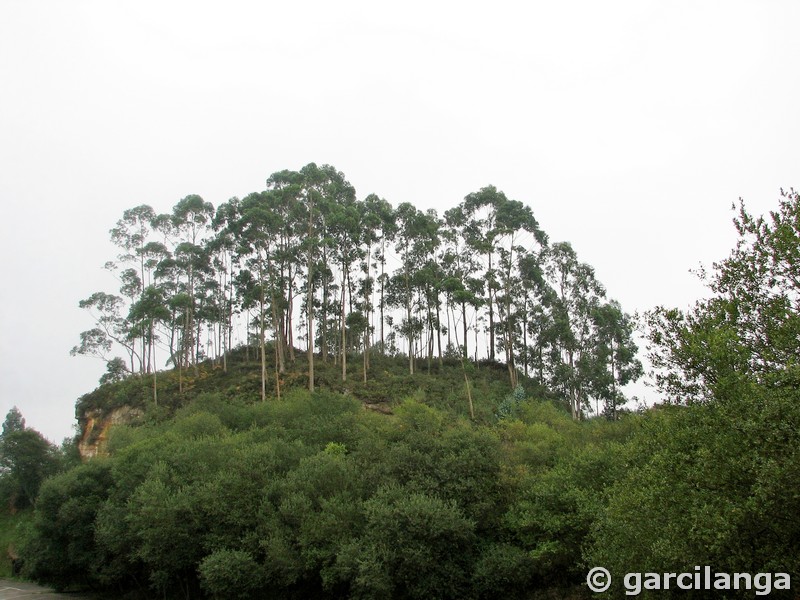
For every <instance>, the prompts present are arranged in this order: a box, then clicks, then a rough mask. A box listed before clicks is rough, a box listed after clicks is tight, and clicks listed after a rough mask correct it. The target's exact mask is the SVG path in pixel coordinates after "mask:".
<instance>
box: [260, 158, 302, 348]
mask: <svg viewBox="0 0 800 600" xmlns="http://www.w3.org/2000/svg"><path fill="white" fill-rule="evenodd" d="M267 190H268V191H269V192H270V193H269V198H270V206H271V209H272V210H273V211H274V212H275V213H276V215H277V217H278V221H279V223H280V225H279V230H278V238H277V246H276V252H275V260H276V272H277V273H278V288H279V296H278V299H279V302H280V304H279V306H278V311H277V312H278V318H279V320H280V327H281V332H282V333H281V341H282V343H283V345H284V348H283V349H282V352H283V353H284V354H286V355H288V359H289V360H290V361H291V362H294V360H295V356H294V341H293V335H294V322H293V316H294V303H295V297H296V295H297V291H296V290H297V287H298V283H297V282H298V278H299V277H300V276H301V275H302V269H303V266H304V265H303V263H304V262H306V263H307V261H304V260H303V258H305V256H304V253H303V250H305V249H306V248H304V246H303V237H304V235H305V234H307V233H308V220H307V218H306V217H307V215H306V213H307V208H308V207H307V206H306V205H304V200H307V198H304V196H305V195H306V192H307V189H306V186H305V181H304V177H303V175H302V174H301V173H299V172H298V171H289V170H283V171H278V172H276V173H273V174H272V175H270V177H269V178H268V179H267ZM312 212H313V211H312ZM306 300H307V299H306ZM306 304H307V303H306Z"/></svg>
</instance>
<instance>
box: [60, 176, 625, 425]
mask: <svg viewBox="0 0 800 600" xmlns="http://www.w3.org/2000/svg"><path fill="white" fill-rule="evenodd" d="M266 188H267V189H266V190H264V191H262V192H254V193H252V194H249V195H247V196H246V197H244V198H242V199H239V198H231V199H230V200H228V201H227V202H225V203H223V204H221V205H220V206H218V207H217V208H216V209H215V208H214V207H213V206H212V205H211V204H210V203H209V202H205V201H204V200H203V199H202V198H201V197H199V196H196V195H191V196H187V197H185V198H184V199H182V200H181V201H179V202H178V203H177V204H176V205H175V206H174V207H173V209H172V212H171V213H168V214H159V213H157V212H156V211H155V210H154V209H153V208H151V207H150V206H147V205H141V206H137V207H135V208H131V209H129V210H126V211H125V212H124V214H123V216H122V218H121V219H120V220H119V221H118V222H117V225H116V227H114V228H113V229H112V230H111V239H112V240H113V242H114V243H115V244H116V245H117V246H118V247H119V248H120V254H119V256H118V257H117V259H116V260H115V261H110V262H108V263H106V268H108V269H109V270H110V271H112V272H114V273H115V274H116V276H117V278H118V280H119V282H120V288H119V294H109V293H106V292H96V293H94V294H92V295H91V296H89V297H88V298H86V299H85V300H82V301H81V302H80V306H81V307H83V308H86V309H88V310H90V311H91V312H92V314H93V315H94V318H95V326H94V327H93V328H91V329H89V330H87V331H84V332H83V333H81V335H80V343H79V344H78V345H77V346H76V347H75V348H73V350H72V352H73V354H85V355H94V356H99V357H101V358H103V359H104V360H106V362H107V366H108V371H107V373H106V375H105V376H104V379H103V381H113V380H115V379H119V378H121V377H124V376H126V375H127V374H129V373H155V372H156V370H157V367H158V364H163V359H164V358H166V361H167V363H168V364H171V365H172V366H173V367H174V368H175V369H177V370H178V371H179V372H180V373H183V372H185V371H187V370H192V369H194V370H196V368H197V364H198V361H201V360H205V359H213V360H214V361H215V362H216V363H218V364H220V365H221V366H222V368H224V369H226V368H227V354H228V350H230V349H231V347H232V345H233V344H234V342H233V339H234V331H235V328H236V325H235V324H236V323H237V322H238V320H240V319H244V321H245V323H244V325H245V328H246V330H247V331H248V332H249V334H250V336H251V338H250V339H252V340H253V342H254V343H255V344H257V346H258V348H259V355H260V361H261V368H262V378H261V383H262V389H261V395H262V398H266V396H267V394H268V390H267V384H266V382H267V372H268V371H269V370H273V369H274V371H275V372H276V373H277V374H281V373H283V372H285V370H286V368H287V363H294V361H295V360H296V354H297V352H298V350H297V348H298V345H299V346H300V347H303V346H304V347H305V349H306V350H305V353H306V356H307V365H308V387H309V389H310V390H311V391H313V389H314V382H315V377H314V364H315V361H317V360H321V361H323V362H327V361H335V362H336V363H340V364H341V372H342V379H343V380H344V379H346V377H347V363H348V360H353V358H354V357H357V358H360V360H361V362H362V368H361V371H362V377H363V379H364V381H366V380H367V378H368V376H369V371H370V360H369V359H370V355H371V354H372V353H375V352H377V353H381V354H386V353H389V354H397V353H404V354H405V355H406V356H407V358H408V369H409V372H410V373H414V372H415V371H417V370H419V369H420V363H423V364H427V367H428V369H429V370H430V367H431V364H432V363H433V362H434V361H438V362H439V363H441V361H442V360H443V358H444V357H447V356H450V357H460V358H461V359H462V360H465V361H466V360H470V359H472V360H478V359H479V357H481V356H485V357H486V358H487V359H488V360H490V361H495V360H499V361H502V362H504V363H505V364H506V365H507V368H508V376H509V381H510V384H511V387H512V388H513V387H516V385H517V384H518V383H519V377H520V374H524V375H525V376H528V377H532V378H534V379H536V380H537V381H539V382H540V383H541V384H543V385H547V386H549V387H551V388H552V389H555V390H558V391H559V392H561V393H562V394H563V395H564V397H565V398H567V399H568V401H569V403H570V406H571V409H572V414H573V416H574V417H575V418H579V417H580V416H581V414H582V412H583V410H584V409H585V408H586V407H587V406H589V403H590V401H591V400H594V401H596V402H602V403H603V405H604V407H605V410H606V412H607V413H608V414H609V415H611V416H613V415H615V414H616V407H617V405H618V404H619V403H620V402H621V401H622V400H623V397H622V394H621V388H622V386H624V385H625V384H626V383H628V382H630V381H632V380H635V379H636V378H637V377H639V375H640V374H641V365H640V363H639V361H638V360H637V359H636V356H635V355H636V345H635V344H634V341H633V339H632V332H633V323H632V320H631V318H630V317H629V316H628V315H627V314H625V313H624V312H623V310H622V308H621V307H620V305H619V304H618V303H617V302H615V301H608V300H606V298H605V290H604V288H603V286H602V285H601V284H600V282H599V281H597V279H596V278H595V274H594V270H593V269H592V268H591V267H590V266H589V265H587V264H585V263H582V262H580V261H579V260H578V257H577V255H576V253H575V251H574V250H573V249H572V247H571V246H570V245H569V244H568V243H555V244H550V243H548V237H547V235H546V234H545V233H544V231H542V229H541V228H540V227H539V224H538V222H537V221H536V219H535V218H534V216H533V213H532V211H531V209H530V208H529V207H528V206H526V205H524V204H522V203H521V202H519V201H517V200H511V199H508V198H507V197H506V196H505V194H503V193H502V192H500V191H498V190H497V189H495V188H494V187H492V186H489V187H485V188H483V189H481V190H479V191H478V192H475V193H472V194H469V195H468V196H467V197H466V198H465V199H464V200H463V202H461V203H460V204H459V205H458V206H456V207H454V208H452V209H450V210H447V211H446V212H445V213H444V214H443V215H442V216H439V215H438V214H437V213H436V211H434V210H428V211H425V212H423V211H421V210H419V209H417V208H416V207H414V206H413V205H412V204H409V203H407V202H406V203H402V204H400V205H399V206H397V207H393V206H392V205H391V204H390V203H389V202H387V201H386V200H384V199H382V198H380V197H378V196H376V195H375V194H370V195H369V196H367V197H366V198H364V199H363V200H359V199H357V197H356V192H355V189H354V188H353V186H352V185H351V184H350V183H349V182H348V181H347V180H346V179H345V176H344V175H343V174H342V173H341V172H339V171H337V170H336V169H335V168H334V167H331V166H329V165H323V166H321V167H319V166H317V165H315V164H313V163H311V164H308V165H306V166H305V167H303V168H302V169H300V170H299V171H288V170H284V171H279V172H276V173H273V174H272V175H271V176H270V177H269V179H268V180H267V185H266ZM268 342H271V343H269V344H268ZM298 343H299V344H298ZM482 343H485V346H486V349H485V355H484V354H483V353H482V352H479V345H481V344H482ZM115 345H116V346H117V347H121V348H123V349H124V351H125V353H126V358H125V359H124V360H123V359H121V358H118V357H114V356H113V354H112V348H113V347H114V346H115ZM159 345H160V347H162V348H164V349H165V350H166V357H164V356H163V354H162V361H161V363H159V362H158V360H157V357H156V350H157V347H158V346H159ZM268 346H269V350H268ZM162 352H163V350H162ZM268 354H269V356H268ZM275 379H276V381H277V389H275V390H270V393H274V394H275V395H278V396H280V393H281V390H280V387H279V386H280V377H279V376H278V377H276V378H275ZM157 393H158V389H157V381H156V378H155V377H154V378H153V396H154V400H155V401H156V402H157Z"/></svg>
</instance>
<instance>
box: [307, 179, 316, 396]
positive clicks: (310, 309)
mask: <svg viewBox="0 0 800 600" xmlns="http://www.w3.org/2000/svg"><path fill="white" fill-rule="evenodd" d="M309 198H311V199H313V196H311V195H310V194H309ZM313 214H314V204H313V200H312V201H311V203H310V204H309V208H308V239H309V240H310V239H311V234H312V227H313V220H312V218H313ZM313 282H314V259H313V254H312V252H311V248H310V247H309V249H308V279H307V280H306V314H307V316H308V391H310V392H313V391H314V283H313Z"/></svg>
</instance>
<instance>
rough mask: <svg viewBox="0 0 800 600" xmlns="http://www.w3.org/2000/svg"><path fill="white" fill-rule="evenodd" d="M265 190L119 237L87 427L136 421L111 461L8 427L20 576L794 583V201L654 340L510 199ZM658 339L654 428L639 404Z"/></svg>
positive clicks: (468, 589) (464, 590) (452, 592)
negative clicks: (419, 201) (440, 210)
mask: <svg viewBox="0 0 800 600" xmlns="http://www.w3.org/2000/svg"><path fill="white" fill-rule="evenodd" d="M266 188H267V189H266V190H265V191H263V192H258V193H254V194H250V195H248V196H247V197H245V198H243V199H241V200H240V199H237V198H232V199H231V200H230V201H228V202H227V203H224V204H222V205H220V206H219V207H217V208H216V209H214V208H213V207H212V206H211V205H210V204H208V203H206V202H204V201H203V200H202V199H201V198H200V197H198V196H188V197H186V198H184V199H183V200H181V201H179V202H178V203H177V204H176V205H175V206H174V208H173V210H172V212H171V213H167V214H158V213H157V212H155V211H154V210H153V209H152V208H151V207H149V206H139V207H136V208H134V209H131V210H128V211H125V213H124V215H123V217H122V218H121V219H120V220H119V222H118V223H117V224H116V226H115V227H114V228H113V229H112V230H111V237H112V240H113V242H114V243H115V244H116V246H117V247H118V248H119V252H120V254H119V256H117V257H116V259H115V260H113V261H111V262H109V263H108V264H107V268H108V269H109V270H110V271H111V272H112V273H114V274H115V275H116V277H117V278H118V281H119V294H118V295H117V294H111V293H105V292H96V293H94V294H92V295H91V296H89V297H88V298H87V299H85V300H83V301H81V303H80V304H81V306H82V307H84V308H86V309H88V310H89V311H90V313H91V314H92V317H93V319H94V323H95V326H94V327H93V328H91V329H89V330H87V331H84V332H83V333H81V334H80V341H79V344H78V345H77V346H76V347H75V348H74V349H73V353H75V354H85V355H92V356H96V357H98V358H100V359H102V360H103V361H105V363H106V365H107V370H106V373H105V374H104V375H103V377H102V378H101V381H100V386H99V387H98V388H97V389H96V390H94V391H92V392H88V393H87V394H85V395H84V396H83V397H81V398H80V399H78V402H77V405H76V416H77V418H78V421H79V423H80V424H81V425H82V426H84V429H85V426H86V423H87V422H88V419H89V418H90V417H91V418H92V419H100V418H102V417H103V416H106V417H108V416H109V415H110V414H112V412H113V411H114V410H116V409H119V408H120V407H128V408H131V409H135V411H136V412H135V413H130V414H132V415H133V416H132V417H130V418H129V419H128V421H127V422H124V423H116V424H114V425H113V426H110V428H109V430H108V433H107V437H105V438H104V439H103V440H102V452H100V453H98V456H96V457H94V458H88V459H87V458H85V457H84V458H83V459H81V458H80V457H79V456H78V452H77V447H78V444H79V442H83V443H85V442H86V441H87V440H86V439H85V438H84V439H77V438H76V439H75V440H71V441H67V442H65V443H64V444H63V445H62V447H60V448H57V447H55V446H53V445H52V444H50V443H49V442H48V441H47V440H45V439H44V438H42V436H41V435H39V434H38V432H36V431H34V430H32V429H30V428H28V427H27V426H26V424H25V421H24V419H23V418H22V415H21V414H20V413H19V411H12V412H10V413H9V414H8V416H7V417H6V421H5V423H4V425H3V430H2V434H1V435H0V499H2V502H3V506H4V507H6V508H4V509H3V511H2V519H3V520H4V527H3V530H4V533H3V535H4V537H3V538H2V539H0V543H2V544H3V545H4V546H7V547H8V548H9V552H8V556H9V559H8V561H6V564H0V575H9V574H11V572H12V570H13V572H14V573H16V574H18V575H19V576H21V577H25V578H28V579H32V580H35V581H38V582H41V583H44V584H47V585H50V586H53V587H55V588H56V589H59V590H91V591H93V592H95V593H97V594H101V595H104V596H105V597H114V598H123V597H124V598H130V599H132V600H134V599H138V598H153V597H158V598H187V599H188V598H219V599H222V598H225V599H228V598H242V599H247V598H297V599H301V598H331V599H335V598H363V599H373V598H376V599H394V598H400V599H406V598H408V599H411V598H468V599H469V598H473V599H483V598H486V599H489V598H519V599H549V598H588V597H592V595H593V594H592V592H591V590H589V589H588V588H587V585H586V576H587V572H588V571H589V570H590V569H592V568H593V567H597V566H602V567H604V568H606V569H608V570H609V571H610V573H611V575H612V583H611V587H610V588H609V589H608V590H607V591H606V592H604V593H600V594H596V595H597V596H598V597H610V598H623V597H627V596H629V595H630V594H629V593H628V592H629V590H628V589H626V588H625V587H624V586H623V576H624V575H625V574H626V573H663V572H694V571H695V568H696V567H704V566H709V567H710V568H711V569H712V570H714V571H715V572H720V573H750V574H752V575H753V576H755V575H756V574H758V573H768V574H778V573H783V574H786V575H787V577H791V578H792V579H795V581H796V577H797V575H798V573H800V518H798V515H799V514H800V450H798V449H800V389H799V388H800V371H799V370H798V364H800V344H798V336H800V275H798V273H800V196H798V194H797V193H796V192H794V191H793V190H790V191H782V192H781V196H780V199H779V201H778V203H777V206H776V208H775V210H774V211H772V212H771V213H770V214H768V215H765V216H756V215H751V214H750V213H749V212H748V211H747V209H746V206H745V204H744V202H741V201H740V202H739V203H738V204H736V205H734V218H733V225H734V227H735V228H736V232H737V234H738V241H737V244H736V246H735V247H734V248H733V249H731V250H730V252H729V254H728V256H727V257H726V258H723V259H721V260H719V261H718V262H717V263H715V264H714V265H712V266H711V267H710V268H709V269H708V270H706V271H705V272H703V273H701V277H703V279H704V283H705V284H706V286H707V289H708V295H707V296H706V297H705V298H703V299H701V300H698V301H697V302H696V303H695V304H694V305H693V306H692V307H691V308H689V309H686V310H680V309H676V308H672V307H663V306H662V307H656V308H654V309H652V310H650V311H648V312H647V313H646V314H644V315H641V317H639V318H638V319H636V318H634V317H632V316H630V315H628V314H626V313H625V312H624V311H623V310H622V308H621V307H620V305H619V304H618V303H617V302H615V301H613V300H608V299H607V298H606V293H605V290H604V288H603V286H602V285H601V283H600V282H598V281H597V280H596V278H595V274H594V271H593V269H592V268H591V267H590V266H589V265H588V264H586V263H583V262H581V261H579V260H578V257H577V255H576V253H575V252H574V251H573V249H572V247H571V246H570V245H569V244H568V243H566V242H560V243H553V242H551V241H550V240H549V238H548V236H547V235H546V233H545V232H544V231H543V229H541V227H540V225H539V223H538V222H537V221H536V219H535V218H534V216H533V212H532V210H531V209H530V208H529V207H528V206H526V205H525V204H523V203H522V202H519V201H516V200H510V199H508V198H507V197H506V196H505V195H504V194H503V193H502V192H500V191H498V190H497V189H496V188H494V187H491V186H489V187H486V188H483V189H481V190H479V191H477V192H475V193H472V194H469V195H468V196H467V197H466V198H465V199H464V200H463V202H462V203H461V204H459V205H458V206H456V207H454V208H452V209H450V210H447V211H446V212H445V213H444V215H442V216H441V217H440V216H439V215H437V214H436V213H435V212H434V211H428V212H421V211H419V210H417V209H416V208H414V207H413V205H411V204H400V205H399V206H397V207H396V208H395V207H393V206H392V205H390V204H389V203H388V202H386V201H384V200H382V199H381V198H379V197H377V196H375V195H370V196H367V197H366V198H365V199H364V200H363V201H358V200H357V199H356V194H355V190H354V189H353V188H352V186H351V185H350V184H349V183H348V182H347V181H346V179H345V177H344V175H343V174H342V173H340V172H338V171H336V170H335V169H334V168H333V167H330V166H327V165H325V166H322V167H317V166H316V165H314V164H310V165H307V166H306V167H303V168H302V169H301V170H300V171H281V172H278V173H275V174H273V175H272V176H271V177H270V178H269V179H268V180H267V186H266ZM723 252H724V250H723ZM637 326H638V330H639V335H641V336H642V338H643V339H644V340H645V341H646V352H647V355H648V358H649V362H650V364H652V366H653V373H652V379H653V381H654V383H655V385H656V386H657V388H658V390H659V392H660V393H661V395H662V397H663V402H662V403H661V404H659V405H657V406H654V407H650V408H647V407H644V406H637V405H634V403H632V402H626V398H625V395H624V387H625V385H626V384H627V383H629V382H631V381H634V380H636V379H638V378H639V377H640V376H641V375H642V372H643V368H642V364H641V362H640V359H639V358H638V348H637V345H636V343H635V342H634V334H635V332H636V330H637ZM120 354H121V355H120ZM79 438H80V436H79ZM95 441H98V440H95ZM3 569H5V571H4V570H3ZM755 593H756V591H754V590H747V589H739V590H727V591H720V590H714V589H710V590H693V591H689V592H687V591H682V590H678V589H671V590H647V589H642V590H640V594H639V595H641V596H644V597H650V596H653V597H655V596H661V597H673V596H678V595H680V596H686V595H687V594H688V596H690V597H693V598H706V597H709V598H711V597H729V598H752V597H753V595H754V594H755ZM762 593H763V592H762V591H758V594H759V595H761V594H762ZM771 595H773V596H775V597H778V598H793V597H795V595H796V592H795V593H793V592H792V591H791V590H790V589H783V588H780V589H779V588H775V589H772V590H771Z"/></svg>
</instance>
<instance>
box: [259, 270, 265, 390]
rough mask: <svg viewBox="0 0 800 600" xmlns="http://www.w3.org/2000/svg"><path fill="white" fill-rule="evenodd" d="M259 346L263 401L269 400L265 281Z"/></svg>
mask: <svg viewBox="0 0 800 600" xmlns="http://www.w3.org/2000/svg"><path fill="white" fill-rule="evenodd" d="M259 310H260V315H259V329H260V335H259V345H260V346H261V401H262V402H266V400H267V347H266V346H267V344H266V341H265V340H264V337H265V335H266V334H265V329H266V327H265V323H264V281H263V279H262V281H261V298H260V302H259Z"/></svg>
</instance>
